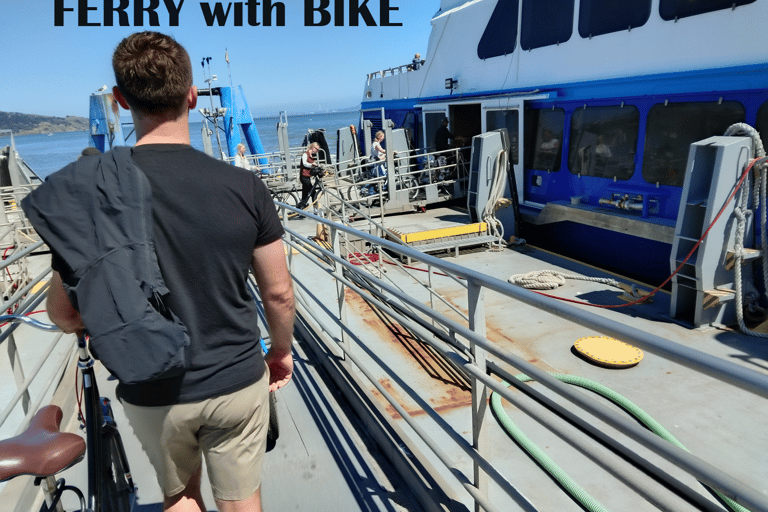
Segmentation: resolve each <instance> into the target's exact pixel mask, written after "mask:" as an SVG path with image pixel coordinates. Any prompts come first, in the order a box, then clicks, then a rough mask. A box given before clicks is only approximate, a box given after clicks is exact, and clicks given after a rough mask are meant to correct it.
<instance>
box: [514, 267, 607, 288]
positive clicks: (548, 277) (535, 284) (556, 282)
mask: <svg viewBox="0 0 768 512" xmlns="http://www.w3.org/2000/svg"><path fill="white" fill-rule="evenodd" d="M566 279H577V280H579V281H589V282H592V283H603V284H607V285H610V286H615V287H616V288H621V287H620V286H619V282H618V281H616V280H615V279H610V278H603V277H584V276H576V275H572V274H563V273H562V272H558V271H556V270H535V271H533V272H528V273H527V274H515V275H513V276H510V277H509V279H507V281H509V282H510V283H512V284H515V285H517V286H522V287H523V288H528V289H529V290H554V289H555V288H557V287H558V286H562V285H564V284H565V280H566Z"/></svg>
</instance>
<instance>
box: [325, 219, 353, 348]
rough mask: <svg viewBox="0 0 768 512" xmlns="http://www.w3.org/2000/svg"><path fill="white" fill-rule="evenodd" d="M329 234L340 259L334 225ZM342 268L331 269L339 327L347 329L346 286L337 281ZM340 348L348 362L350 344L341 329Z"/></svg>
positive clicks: (337, 233) (334, 251)
mask: <svg viewBox="0 0 768 512" xmlns="http://www.w3.org/2000/svg"><path fill="white" fill-rule="evenodd" d="M328 227H329V233H328V235H329V236H330V237H331V240H330V242H331V247H332V248H333V253H334V254H335V255H336V256H338V257H340V258H342V257H343V255H342V254H341V242H340V240H339V230H338V229H337V228H336V227H335V225H334V224H329V225H328ZM343 272H344V267H342V266H341V265H336V264H334V269H333V275H334V276H336V277H337V279H336V300H337V301H338V302H339V321H340V322H341V325H343V326H344V327H347V307H346V301H345V300H344V297H345V295H346V286H344V283H342V281H341V279H338V278H340V277H343ZM341 347H342V349H343V350H344V361H349V359H347V357H346V354H347V353H348V352H349V350H350V343H349V336H348V335H347V333H346V331H345V330H344V329H341Z"/></svg>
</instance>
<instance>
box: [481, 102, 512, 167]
mask: <svg viewBox="0 0 768 512" xmlns="http://www.w3.org/2000/svg"><path fill="white" fill-rule="evenodd" d="M519 115H520V114H519V113H518V111H517V110H516V109H512V110H489V111H488V112H486V114H485V131H487V132H490V131H492V130H498V129H499V128H506V129H507V133H508V134H509V145H510V148H509V151H510V153H512V155H511V158H510V159H511V160H512V163H513V164H516V163H517V162H518V161H519V154H520V151H519V150H518V145H519V143H520V130H519V128H518V126H519V119H520V118H519Z"/></svg>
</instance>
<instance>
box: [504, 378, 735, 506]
mask: <svg viewBox="0 0 768 512" xmlns="http://www.w3.org/2000/svg"><path fill="white" fill-rule="evenodd" d="M551 375H552V376H553V377H554V378H556V379H557V380H559V381H561V382H565V383H566V384H571V385H574V386H579V387H582V388H584V389H588V390H590V391H592V392H594V393H597V394H598V395H600V396H602V397H604V398H607V399H608V400H610V401H612V402H613V403H615V404H616V405H618V406H619V407H621V408H622V409H624V410H625V411H627V412H628V413H629V414H631V415H632V416H634V417H635V418H636V419H637V420H638V421H640V422H641V423H642V424H643V425H645V426H646V428H648V429H649V430H650V431H651V432H653V433H654V434H656V435H657V436H659V437H661V438H662V439H665V440H666V441H669V442H670V443H672V444H674V445H675V446H677V447H678V448H682V449H683V450H685V451H689V450H688V449H687V448H686V447H685V446H683V445H682V444H681V443H680V441H678V440H677V439H676V438H675V436H673V435H672V434H670V433H669V431H668V430H667V429H666V428H664V427H663V426H662V425H661V424H660V423H659V422H658V421H656V420H655V419H653V418H652V417H651V416H650V415H649V414H648V413H646V412H645V411H643V410H642V409H641V408H640V407H638V406H637V405H635V404H634V403H632V401H630V400H629V399H627V398H626V397H624V396H622V395H620V394H619V393H617V392H615V391H613V390H612V389H610V388H608V387H606V386H604V385H602V384H599V383H597V382H595V381H593V380H589V379H587V378H585V377H578V376H575V375H566V374H562V373H552V374H551ZM515 378H516V379H517V380H519V381H520V382H529V381H532V380H533V379H532V378H530V377H529V376H527V375H525V374H520V375H515ZM490 402H491V409H492V410H493V412H494V414H495V416H496V419H497V420H498V421H499V423H500V424H501V426H502V427H503V428H504V429H505V430H506V431H507V432H508V433H509V435H510V436H512V438H513V439H514V440H515V441H516V442H517V443H518V444H520V446H522V447H523V449H524V450H525V451H526V452H528V455H530V456H531V458H533V460H535V461H536V462H537V463H538V464H539V465H540V466H541V467H543V468H544V470H545V471H547V473H549V474H550V476H551V477H552V478H553V479H554V480H555V481H557V482H558V483H559V484H560V485H561V486H562V487H563V488H564V489H565V490H566V491H567V492H568V493H569V494H570V495H571V496H573V497H574V499H576V501H578V502H579V503H580V504H581V505H582V506H583V507H585V508H586V509H587V510H589V511H590V512H608V509H607V508H605V507H604V506H603V505H602V504H601V503H600V502H598V501H597V500H596V499H594V498H593V497H592V496H590V495H589V493H587V491H585V490H584V488H583V487H581V486H580V485H579V484H578V483H576V481H575V480H573V478H571V477H570V476H568V474H566V473H565V471H563V470H562V468H560V466H558V465H557V463H555V461H553V460H552V459H551V458H550V457H549V456H548V455H547V454H546V453H544V451H543V450H542V449H541V448H539V447H538V446H536V445H535V444H534V443H533V442H532V441H531V440H530V439H529V438H528V437H527V436H526V435H525V434H524V433H523V431H522V430H520V428H519V427H518V426H517V425H515V423H514V422H513V421H512V420H511V419H510V418H509V416H508V415H507V413H506V411H504V407H503V406H502V404H501V396H500V395H499V394H498V393H491V397H490ZM711 491H712V492H714V493H715V494H716V495H717V497H718V498H720V499H721V500H722V501H723V502H724V503H725V504H726V505H728V507H730V508H731V510H733V511H734V512H749V510H748V509H747V508H745V507H743V506H742V505H739V504H738V503H736V502H735V501H733V500H732V499H730V498H728V497H726V496H724V495H723V494H721V493H719V492H718V491H715V490H714V489H712V490H711Z"/></svg>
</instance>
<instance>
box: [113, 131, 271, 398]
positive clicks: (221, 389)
mask: <svg viewBox="0 0 768 512" xmlns="http://www.w3.org/2000/svg"><path fill="white" fill-rule="evenodd" d="M132 157H133V160H134V161H135V162H136V164H137V165H138V167H139V168H140V169H141V170H142V171H143V172H144V174H146V176H147V178H148V179H149V182H150V184H151V186H152V212H153V218H154V233H153V235H154V241H155V251H156V253H157V259H158V263H159V265H160V271H161V273H162V275H163V279H164V280H165V284H166V286H167V287H168V289H169V290H170V295H169V297H168V300H167V301H166V304H167V305H168V306H169V308H170V309H171V310H172V311H173V312H174V313H175V314H176V315H177V316H178V317H179V318H180V319H181V320H182V322H184V324H185V325H186V326H187V329H188V331H189V335H190V341H191V342H190V347H189V349H188V369H187V371H186V372H185V374H184V375H183V376H182V377H179V378H174V379H166V380H159V381H155V382H152V383H149V384H141V385H124V384H119V385H118V390H117V391H118V395H119V396H120V398H121V399H123V400H125V401H127V402H128V403H131V404H135V405H142V406H157V405H169V404H174V403H185V402H195V401H199V400H204V399H207V398H212V397H215V396H220V395H224V394H227V393H232V392H234V391H237V390H239V389H242V388H244V387H246V386H249V385H250V384H253V383H254V382H256V381H257V380H258V379H259V378H260V377H261V376H262V375H263V374H264V370H265V364H264V358H263V354H262V350H261V346H260V344H259V337H260V332H259V328H258V325H257V318H258V316H257V314H256V305H255V303H254V301H253V297H252V296H251V294H250V292H249V290H248V288H247V285H246V282H247V276H248V271H249V268H250V264H251V257H252V254H253V250H254V248H256V247H258V246H262V245H267V244H269V243H272V242H274V241H275V240H278V239H279V238H281V237H282V235H283V228H282V225H281V223H280V219H279V217H278V216H277V213H276V210H275V206H274V203H273V201H272V198H271V196H270V194H269V191H268V190H267V187H266V186H265V185H264V183H262V181H261V179H259V178H258V176H256V175H255V174H254V173H252V172H250V171H247V170H245V169H241V168H238V167H235V166H232V165H228V164H226V163H224V162H221V161H219V160H215V159H213V158H211V157H209V156H208V155H206V154H205V153H202V152H200V151H198V150H196V149H194V148H192V147H191V146H188V145H184V144H148V145H142V146H136V147H134V148H133V150H132Z"/></svg>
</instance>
